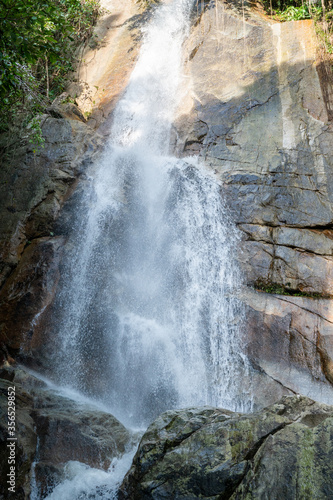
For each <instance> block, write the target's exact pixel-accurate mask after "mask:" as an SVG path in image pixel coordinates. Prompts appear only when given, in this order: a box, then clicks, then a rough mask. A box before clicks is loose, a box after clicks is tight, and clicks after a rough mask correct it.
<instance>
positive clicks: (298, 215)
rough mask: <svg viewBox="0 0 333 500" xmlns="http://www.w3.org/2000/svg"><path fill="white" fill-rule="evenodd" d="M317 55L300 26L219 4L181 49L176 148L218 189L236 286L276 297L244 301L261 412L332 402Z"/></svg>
mask: <svg viewBox="0 0 333 500" xmlns="http://www.w3.org/2000/svg"><path fill="white" fill-rule="evenodd" d="M317 48H318V43H317V40H316V35H315V30H314V26H313V23H312V21H310V20H308V21H298V22H288V23H278V22H276V21H274V20H272V19H269V18H268V17H267V16H265V14H264V13H263V11H262V10H260V8H258V7H255V6H253V5H249V4H247V3H246V2H245V3H244V7H243V8H242V5H241V4H240V3H237V2H236V3H235V2H232V3H229V2H222V1H214V2H213V1H211V2H205V6H204V9H203V10H202V12H201V13H200V18H199V21H198V22H196V24H195V26H194V28H193V30H192V34H191V36H190V38H189V40H188V41H187V45H186V56H185V57H186V61H185V68H186V76H187V78H186V85H185V88H184V99H183V102H182V106H181V107H180V109H179V112H178V118H177V120H176V122H175V133H174V147H175V148H176V151H177V152H178V154H179V155H182V156H188V155H197V156H199V158H200V159H201V161H202V162H204V163H205V165H207V166H208V167H209V168H210V169H213V170H214V171H215V174H216V178H217V179H218V180H219V181H220V182H221V185H222V186H223V189H222V193H223V197H224V198H225V200H226V203H227V205H228V206H229V208H230V211H231V213H232V217H233V220H234V221H235V223H236V224H237V225H238V227H239V229H240V231H241V233H240V234H241V237H242V243H241V245H240V252H239V257H238V258H239V262H240V264H241V266H242V268H243V274H244V280H245V282H246V284H247V285H250V286H252V287H254V288H257V289H260V290H261V291H262V292H276V293H277V294H275V295H274V296H273V295H272V294H271V293H269V294H268V293H267V294H265V293H261V294H260V295H256V294H254V293H251V292H250V291H249V292H246V293H244V294H243V300H244V303H245V309H246V315H247V320H246V323H247V324H246V325H244V342H245V343H247V344H248V352H249V355H250V358H251V361H252V364H253V366H254V367H256V368H257V369H259V370H260V371H261V375H262V376H260V377H259V378H260V379H261V382H260V384H264V386H265V384H266V387H265V391H264V392H265V394H266V395H265V397H264V398H263V400H262V401H261V404H268V403H269V402H272V401H274V399H276V398H277V397H278V396H279V395H280V394H281V390H282V391H285V393H288V392H289V391H290V390H294V391H296V392H303V393H306V394H308V395H310V396H311V397H313V398H315V399H316V398H318V399H321V400H322V401H326V402H333V399H332V388H331V382H332V357H333V350H332V340H333V329H332V318H331V309H332V301H331V299H330V298H331V296H332V291H333V288H332V287H333V284H332V283H333V280H332V277H333V274H332V273H333V245H332V243H333V231H332V227H333V225H332V223H333V192H332V188H331V186H332V172H333V170H332V167H333V164H332V152H333V135H332V132H333V131H332V124H331V121H330V120H331V111H330V108H331V104H330V101H329V96H330V95H331V91H330V83H329V80H327V79H326V80H323V79H322V78H320V77H319V75H322V73H323V71H322V65H323V64H324V63H323V62H320V61H319V60H318V59H317ZM278 293H280V295H278ZM281 293H283V294H287V296H281ZM293 295H301V296H302V298H299V299H298V298H296V297H293ZM295 318H297V319H295ZM269 379H270V380H269ZM273 380H275V383H274V382H273ZM265 381H266V382H265ZM257 392H258V394H260V391H257ZM289 393H290V392H289ZM259 399H260V397H259ZM258 402H259V404H260V401H258Z"/></svg>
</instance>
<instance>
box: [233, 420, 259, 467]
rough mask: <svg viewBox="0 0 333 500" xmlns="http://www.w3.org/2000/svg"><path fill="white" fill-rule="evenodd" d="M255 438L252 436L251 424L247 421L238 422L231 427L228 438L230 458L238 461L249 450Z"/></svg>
mask: <svg viewBox="0 0 333 500" xmlns="http://www.w3.org/2000/svg"><path fill="white" fill-rule="evenodd" d="M254 442H255V438H254V436H253V423H252V422H250V421H249V420H239V421H238V422H237V423H236V424H235V425H234V426H233V427H232V430H231V432H230V436H229V443H230V447H231V458H232V460H233V461H235V462H236V461H238V460H239V459H240V458H242V456H243V455H244V454H246V453H247V452H248V451H249V450H250V448H252V446H253V443H254Z"/></svg>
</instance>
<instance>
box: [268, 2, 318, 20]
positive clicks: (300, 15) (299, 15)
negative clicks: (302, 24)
mask: <svg viewBox="0 0 333 500" xmlns="http://www.w3.org/2000/svg"><path fill="white" fill-rule="evenodd" d="M275 14H276V15H275V17H276V18H277V19H278V20H279V21H300V20H302V19H311V18H312V17H314V16H319V17H320V16H321V14H322V9H321V7H314V6H312V8H311V12H310V11H309V4H307V3H304V4H303V5H301V6H300V7H295V6H294V5H289V7H287V8H286V10H283V11H279V10H276V11H275Z"/></svg>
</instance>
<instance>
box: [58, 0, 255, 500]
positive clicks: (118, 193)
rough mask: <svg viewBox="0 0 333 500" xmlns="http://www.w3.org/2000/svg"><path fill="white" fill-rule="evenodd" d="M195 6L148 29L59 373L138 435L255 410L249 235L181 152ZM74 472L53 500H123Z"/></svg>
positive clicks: (96, 183) (104, 181)
mask: <svg viewBox="0 0 333 500" xmlns="http://www.w3.org/2000/svg"><path fill="white" fill-rule="evenodd" d="M191 4H192V0H174V1H172V2H169V3H167V4H166V5H162V6H160V7H159V8H158V9H156V11H155V14H154V16H153V19H152V21H151V23H150V24H149V26H148V27H147V28H146V31H145V38H144V42H143V46H142V49H141V52H140V57H139V60H138V62H137V65H136V67H135V69H134V71H133V73H132V76H131V79H130V82H129V85H128V88H127V90H126V92H125V94H124V97H123V98H122V100H121V101H120V103H119V104H118V107H117V110H116V112H115V118H114V124H113V127H112V130H111V134H110V142H109V144H108V145H107V147H106V151H105V154H104V157H103V160H102V161H101V162H100V163H99V164H98V165H95V166H94V169H93V171H92V172H91V176H92V177H93V180H92V181H91V183H90V188H87V189H86V192H85V195H84V198H83V201H82V204H81V207H80V214H79V216H78V220H77V222H76V224H75V227H74V231H73V234H72V236H71V238H70V242H69V245H68V248H69V251H68V258H67V263H66V262H65V264H64V271H63V277H62V284H61V292H60V294H59V296H58V315H57V318H56V321H57V322H58V323H59V335H58V349H57V353H56V358H55V363H54V372H55V376H58V380H59V381H60V382H61V383H62V384H64V385H67V386H69V387H72V388H74V389H75V390H78V391H81V392H84V393H85V394H86V395H88V396H92V397H93V398H98V399H99V400H100V401H101V402H102V403H103V404H106V405H107V407H108V408H113V409H114V411H113V413H114V415H115V416H116V417H117V418H119V419H120V420H121V421H122V422H124V423H125V424H127V425H129V426H133V425H134V426H139V427H140V426H142V425H147V424H148V423H149V422H151V421H152V420H153V419H154V418H155V417H156V416H157V415H158V414H160V413H161V412H163V411H165V410H169V409H172V408H177V407H185V406H193V405H195V406H198V405H215V406H222V407H225V408H229V409H232V410H238V411H242V410H248V409H250V408H251V401H250V397H249V394H248V392H247V390H246V389H244V386H245V385H246V384H244V378H245V377H246V375H247V373H248V367H247V363H246V359H245V356H244V355H243V353H242V350H241V341H240V338H241V337H240V334H241V328H242V318H243V316H242V314H243V313H242V307H241V305H240V303H239V301H238V300H237V291H238V289H239V287H240V284H241V280H240V276H239V272H238V270H237V266H236V264H235V259H234V252H235V247H236V245H237V242H238V241H237V240H238V236H237V232H236V230H235V228H234V227H233V225H232V224H231V222H230V220H229V217H228V214H227V210H226V208H225V206H224V203H223V199H222V196H221V188H220V186H219V184H218V183H217V182H216V179H215V178H214V177H213V175H212V174H211V173H208V172H207V171H206V170H205V169H204V167H202V166H201V165H199V164H197V163H196V162H194V161H193V160H192V159H190V158H188V159H183V160H179V159H177V158H174V157H170V156H168V149H169V142H170V140H169V139H170V129H171V124H172V120H173V114H174V110H175V107H176V105H177V96H178V92H177V90H178V86H179V82H180V75H181V62H182V50H181V49H182V42H183V40H184V37H185V36H186V34H187V33H188V30H189V14H190V9H191ZM126 460H127V459H125V458H124V461H125V462H126ZM125 462H124V463H125ZM119 463H120V462H119ZM128 466H129V463H128ZM119 467H120V465H119ZM68 474H69V476H68V478H67V479H66V481H65V482H63V483H61V485H58V486H57V487H56V488H55V490H54V491H53V493H52V494H51V496H49V498H50V499H51V498H64V499H65V498H71V499H75V498H77V499H81V498H82V499H84V498H96V499H97V498H113V497H112V496H107V495H109V493H105V491H108V490H107V489H105V488H108V487H109V486H107V484H109V483H107V482H105V481H107V477H109V476H108V474H109V473H105V472H103V471H95V470H93V469H87V468H86V467H85V466H82V464H81V465H80V464H73V463H71V464H69V465H68ZM115 477H118V476H117V475H116V476H114V478H113V479H111V478H110V481H111V483H112V485H114V482H116V483H117V481H118V479H116V480H115ZM119 477H120V476H119ZM82 481H83V482H84V484H83V483H82ZM85 481H88V483H89V484H88V483H85ZM103 481H104V482H105V483H103ZM118 482H119V481H118ZM81 483H82V484H83V486H82V488H83V489H80V488H81V486H80V484H81ZM111 483H110V484H111ZM94 484H95V486H93V485H94ZM103 484H104V486H103ZM89 488H90V490H89ZM93 488H95V490H94V489H93ZM98 488H101V489H100V491H104V493H105V496H104V497H103V496H100V497H99V496H98V494H99V492H98V491H99V490H98ZM103 488H104V489H103ZM110 488H111V489H110V491H113V489H112V488H113V486H110ZM92 491H94V492H95V493H94V494H91V496H89V495H88V493H89V492H92ZM89 494H90V493H89ZM112 494H113V493H112ZM52 495H56V496H52ZM66 495H67V496H66ZM80 495H81V496H80ZM82 495H83V496H82ZM84 495H86V496H84ZM87 495H88V496H87ZM94 495H95V496H94ZM110 495H111V493H110Z"/></svg>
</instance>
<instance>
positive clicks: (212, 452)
mask: <svg viewBox="0 0 333 500" xmlns="http://www.w3.org/2000/svg"><path fill="white" fill-rule="evenodd" d="M332 424H333V410H332V407H329V406H325V405H321V404H318V403H315V402H314V401H311V400H310V399H308V398H305V397H301V396H293V397H288V396H285V397H283V398H282V399H281V400H280V401H279V402H278V403H276V404H274V405H272V406H270V407H268V408H265V409H264V410H261V411H260V412H258V413H254V414H251V415H240V414H237V413H232V412H228V411H226V410H222V409H217V408H209V407H206V408H192V409H191V408H190V409H187V410H179V411H170V412H166V413H164V414H163V415H161V416H160V417H159V418H158V419H157V420H156V421H155V422H154V423H153V424H152V425H151V426H150V427H149V428H148V430H147V432H146V433H145V435H144V436H143V438H142V440H141V443H140V445H139V449H138V451H137V454H136V455H135V457H134V460H133V465H132V468H131V469H130V471H129V473H128V474H127V476H126V478H125V480H124V482H123V485H122V487H121V492H120V499H122V500H124V499H131V500H136V499H137V500H148V499H151V500H152V499H156V500H160V499H162V498H165V499H174V498H177V499H189V498H191V499H194V498H201V499H211V500H213V499H214V500H222V499H230V500H243V499H244V500H245V499H246V500H250V499H253V500H258V499H268V498H269V499H270V500H280V499H281V498H283V499H286V500H289V499H290V500H292V499H293V500H301V499H302V500H306V499H307V500H310V499H311V500H312V499H314V498H316V499H318V500H324V499H326V498H330V497H331V496H332V495H333V480H332V476H331V474H330V473H329V471H330V470H331V462H332V459H333V448H332V429H333V427H332Z"/></svg>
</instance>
